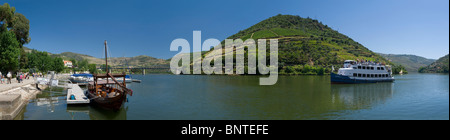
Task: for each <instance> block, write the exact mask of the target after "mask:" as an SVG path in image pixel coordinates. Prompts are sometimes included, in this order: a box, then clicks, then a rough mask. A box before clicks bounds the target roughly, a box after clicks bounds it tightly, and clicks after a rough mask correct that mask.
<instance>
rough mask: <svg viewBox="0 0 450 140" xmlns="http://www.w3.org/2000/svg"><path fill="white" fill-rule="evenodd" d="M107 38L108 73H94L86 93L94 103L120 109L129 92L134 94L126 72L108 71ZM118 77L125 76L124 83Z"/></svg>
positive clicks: (106, 59)
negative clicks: (129, 85)
mask: <svg viewBox="0 0 450 140" xmlns="http://www.w3.org/2000/svg"><path fill="white" fill-rule="evenodd" d="M106 44H107V43H106V40H105V56H106V57H105V61H106V74H93V77H94V81H93V82H89V85H88V90H87V91H86V94H87V96H88V98H89V99H90V100H91V103H92V104H95V105H98V106H100V107H103V108H107V109H112V110H119V109H120V108H121V107H122V104H123V103H124V102H125V101H126V100H127V94H129V95H130V96H132V95H133V91H132V90H131V89H128V88H127V85H126V83H125V76H126V74H125V73H120V74H112V73H109V71H108V54H107V46H106ZM116 78H123V83H120V82H117V80H116Z"/></svg>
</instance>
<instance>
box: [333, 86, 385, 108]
mask: <svg viewBox="0 0 450 140" xmlns="http://www.w3.org/2000/svg"><path fill="white" fill-rule="evenodd" d="M393 93H394V83H375V84H332V85H331V101H332V103H333V104H344V105H345V106H346V108H348V109H366V108H368V107H370V106H372V105H374V104H382V103H385V102H386V100H387V99H389V98H392V95H393Z"/></svg>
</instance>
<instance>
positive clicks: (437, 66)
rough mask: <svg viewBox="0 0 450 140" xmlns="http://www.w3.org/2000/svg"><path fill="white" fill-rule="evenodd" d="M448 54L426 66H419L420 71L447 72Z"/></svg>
mask: <svg viewBox="0 0 450 140" xmlns="http://www.w3.org/2000/svg"><path fill="white" fill-rule="evenodd" d="M448 61H449V60H448V54H447V55H446V56H444V57H441V58H439V59H438V60H436V62H433V63H431V64H430V65H428V66H426V67H421V68H419V72H420V73H449V71H448Z"/></svg>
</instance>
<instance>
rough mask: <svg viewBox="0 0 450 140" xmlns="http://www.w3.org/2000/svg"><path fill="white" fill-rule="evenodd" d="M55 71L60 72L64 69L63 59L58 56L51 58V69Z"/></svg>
mask: <svg viewBox="0 0 450 140" xmlns="http://www.w3.org/2000/svg"><path fill="white" fill-rule="evenodd" d="M51 70H54V71H56V72H58V73H59V72H62V71H63V70H64V61H63V59H62V58H60V57H56V58H54V59H53V69H51Z"/></svg>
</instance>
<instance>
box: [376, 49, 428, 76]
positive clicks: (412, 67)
mask: <svg viewBox="0 0 450 140" xmlns="http://www.w3.org/2000/svg"><path fill="white" fill-rule="evenodd" d="M378 54H379V55H381V56H383V57H384V58H386V59H388V60H389V61H391V62H393V63H395V64H400V65H402V66H404V67H405V69H406V70H407V71H409V72H418V71H419V68H420V67H425V66H428V65H430V64H431V63H433V62H434V61H436V60H435V59H428V58H424V57H421V56H417V55H409V54H382V53H378Z"/></svg>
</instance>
